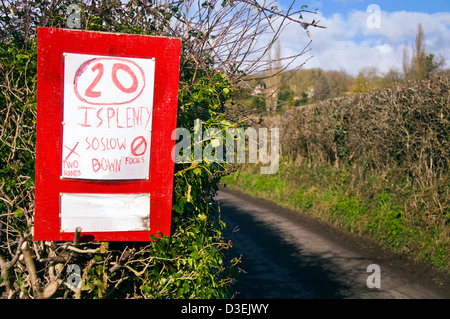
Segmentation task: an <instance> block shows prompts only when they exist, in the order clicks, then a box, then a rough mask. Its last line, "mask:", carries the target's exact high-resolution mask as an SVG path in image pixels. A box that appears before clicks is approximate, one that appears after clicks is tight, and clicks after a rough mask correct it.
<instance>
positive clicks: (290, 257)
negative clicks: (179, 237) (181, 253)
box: [217, 188, 450, 299]
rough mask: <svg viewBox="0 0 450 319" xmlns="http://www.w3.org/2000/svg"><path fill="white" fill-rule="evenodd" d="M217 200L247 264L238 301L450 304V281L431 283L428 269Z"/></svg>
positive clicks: (224, 192) (311, 225)
mask: <svg viewBox="0 0 450 319" xmlns="http://www.w3.org/2000/svg"><path fill="white" fill-rule="evenodd" d="M217 200H218V201H219V203H220V211H221V219H222V220H223V221H224V222H225V223H226V224H227V237H228V238H229V239H230V240H232V242H233V248H232V254H234V255H237V256H240V255H241V256H242V263H241V265H240V266H241V268H242V269H243V270H244V271H245V272H243V273H242V274H241V275H240V277H239V279H238V282H237V284H236V286H235V288H236V290H237V292H238V295H237V296H236V297H237V299H264V298H267V299H322V298H327V299H330V298H331V299H343V298H346V299H349V298H350V299H440V298H446V299H448V298H450V291H449V290H448V287H449V283H448V278H447V279H442V278H440V279H434V280H433V281H431V279H430V280H428V279H429V278H428V277H430V276H431V273H430V271H429V269H427V268H425V267H423V266H420V265H417V264H415V263H412V262H411V261H408V260H407V259H404V258H403V259H402V258H400V257H398V256H393V255H390V254H388V253H386V252H382V251H381V250H380V249H377V248H373V247H369V246H368V244H367V243H362V242H360V241H358V239H357V238H356V237H352V236H348V235H343V234H341V233H340V232H338V231H335V230H333V229H332V228H330V227H327V226H325V225H321V224H320V223H317V222H313V221H311V220H309V219H308V218H302V217H300V215H299V214H295V213H294V212H292V211H289V210H287V209H284V208H281V207H279V206H277V205H275V204H272V203H270V202H268V201H265V200H262V199H255V198H252V197H249V196H247V195H244V194H242V193H239V192H236V191H232V190H229V189H227V188H221V189H220V190H219V192H218V196H217ZM369 265H377V266H378V267H379V268H378V269H379V272H378V270H377V269H376V268H369V269H368V267H369ZM377 266H375V267H377ZM371 267H373V266H371ZM438 280H441V281H440V282H439V281H438ZM436 281H438V282H437V283H436ZM376 283H379V284H380V288H377V287H376V286H374V285H375V284H376ZM369 286H372V288H370V287H369Z"/></svg>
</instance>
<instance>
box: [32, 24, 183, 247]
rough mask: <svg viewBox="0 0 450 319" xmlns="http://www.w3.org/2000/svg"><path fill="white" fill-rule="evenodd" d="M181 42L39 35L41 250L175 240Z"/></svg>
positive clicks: (37, 233)
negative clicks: (44, 244)
mask: <svg viewBox="0 0 450 319" xmlns="http://www.w3.org/2000/svg"><path fill="white" fill-rule="evenodd" d="M180 50H181V41H180V39H176V38H166V37H153V36H143V35H129V34H117V33H104V32H86V31H80V30H66V29H54V28H39V29H38V78H37V80H38V96H37V132H36V189H35V226H34V239H35V240H55V241H70V240H73V239H74V233H75V229H76V228H77V227H81V229H82V230H81V240H85V241H94V240H95V241H148V240H150V234H154V235H158V233H159V232H161V233H162V234H164V235H169V234H170V221H171V210H172V187H173V168H174V162H173V160H172V156H171V152H172V149H173V146H174V143H175V141H174V140H172V139H171V133H172V131H173V130H174V129H176V122H177V118H176V117H177V102H178V98H177V97H178V80H179V62H180Z"/></svg>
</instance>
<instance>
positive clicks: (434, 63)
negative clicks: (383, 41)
mask: <svg viewBox="0 0 450 319" xmlns="http://www.w3.org/2000/svg"><path fill="white" fill-rule="evenodd" d="M443 65H444V59H443V58H442V57H437V56H435V55H434V54H431V53H426V49H425V33H424V31H423V28H422V24H420V23H419V25H418V27H417V34H416V41H415V43H414V45H413V47H412V56H411V59H410V57H409V50H408V46H407V44H405V47H404V49H403V74H404V78H405V80H411V81H419V80H422V79H426V78H428V77H429V76H430V75H431V74H432V73H433V72H435V71H436V70H438V69H439V68H440V67H442V66H443Z"/></svg>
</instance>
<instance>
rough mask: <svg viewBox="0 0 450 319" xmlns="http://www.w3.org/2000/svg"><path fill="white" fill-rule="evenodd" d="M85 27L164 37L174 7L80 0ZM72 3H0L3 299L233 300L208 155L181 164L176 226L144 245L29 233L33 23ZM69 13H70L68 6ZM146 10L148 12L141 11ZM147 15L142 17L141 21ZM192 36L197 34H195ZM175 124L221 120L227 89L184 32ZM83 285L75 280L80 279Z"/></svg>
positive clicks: (57, 22) (47, 21) (47, 22)
mask: <svg viewBox="0 0 450 319" xmlns="http://www.w3.org/2000/svg"><path fill="white" fill-rule="evenodd" d="M77 4H79V5H80V8H81V13H82V16H81V17H82V19H81V23H82V28H83V29H86V30H96V31H113V32H126V33H139V34H148V35H169V33H170V32H169V31H170V28H169V22H170V19H171V18H172V17H173V16H174V15H176V14H177V12H178V10H177V7H176V6H172V7H171V6H162V7H156V6H152V5H150V4H148V5H147V6H138V5H137V4H136V3H135V1H130V2H129V3H128V4H127V5H117V3H116V2H114V1H102V2H101V3H97V4H96V3H95V2H92V3H90V4H89V3H77ZM69 5H70V1H57V2H53V1H52V2H50V1H32V2H28V5H26V4H25V3H24V2H22V1H15V2H10V4H9V6H6V5H5V7H3V8H1V10H2V11H1V15H0V19H1V20H0V22H1V24H2V28H1V33H0V38H1V45H0V73H1V74H2V81H1V83H0V106H1V109H0V138H1V144H0V163H1V164H0V179H1V186H0V198H1V201H0V267H1V276H0V294H1V295H2V296H3V297H4V298H229V297H231V296H232V295H233V290H232V283H233V281H234V279H235V272H236V270H237V268H236V265H237V264H238V260H230V259H229V258H228V257H227V255H226V251H227V250H228V249H229V247H230V245H231V244H230V243H229V242H227V241H225V239H224V236H223V234H222V231H223V229H224V223H223V222H222V221H220V219H219V218H218V214H217V209H218V208H217V204H216V203H215V202H214V200H213V197H214V195H215V191H216V188H217V186H216V185H217V183H218V181H219V179H220V177H221V174H222V173H223V172H224V169H223V168H221V169H219V168H218V167H217V166H214V165H213V163H196V164H193V165H190V164H177V165H175V174H174V192H173V212H172V216H173V219H172V232H171V236H170V237H165V236H163V237H162V238H159V237H158V238H157V237H153V238H152V240H151V241H150V238H149V242H148V243H115V242H114V243H113V242H111V243H109V244H108V243H80V244H79V245H78V246H76V247H75V246H71V245H70V243H58V242H34V241H33V218H34V217H33V201H34V179H35V169H34V164H35V120H36V74H37V53H36V47H37V40H36V29H37V27H38V26H52V27H66V19H67V15H68V11H67V9H68V7H69ZM69 13H70V12H69ZM144 18H145V19H144ZM144 22H145V23H144ZM191 36H192V37H193V39H194V40H195V37H196V35H195V34H194V33H191ZM183 40H184V47H183V54H182V61H181V64H182V67H181V72H180V94H179V106H180V107H179V111H178V112H179V114H178V127H186V128H192V127H193V125H194V120H195V119H197V118H199V119H202V121H203V122H204V125H205V126H213V125H214V126H216V127H219V128H221V122H222V121H223V120H224V118H223V116H222V115H221V114H222V113H223V111H224V106H225V103H226V102H227V101H228V100H229V99H230V97H231V92H232V87H231V85H230V83H229V81H228V80H227V78H226V77H225V76H224V74H223V73H221V72H219V71H216V70H214V69H213V68H211V67H210V65H209V64H208V63H209V62H208V61H207V60H206V59H205V60H204V61H201V62H202V66H199V64H198V61H195V60H194V59H193V58H192V56H191V55H189V54H188V48H187V46H186V44H187V43H189V38H187V39H183ZM78 283H80V285H78Z"/></svg>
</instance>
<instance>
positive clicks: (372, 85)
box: [353, 67, 380, 93]
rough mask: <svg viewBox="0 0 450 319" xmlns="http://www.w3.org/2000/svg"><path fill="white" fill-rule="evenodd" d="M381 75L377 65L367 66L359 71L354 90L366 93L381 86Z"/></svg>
mask: <svg viewBox="0 0 450 319" xmlns="http://www.w3.org/2000/svg"><path fill="white" fill-rule="evenodd" d="M379 83H380V77H379V76H378V70H377V68H375V67H365V68H363V69H362V70H361V71H359V73H358V76H357V77H356V79H355V81H354V82H353V92H355V93H365V92H368V91H370V90H373V89H376V88H379V87H380V84H379Z"/></svg>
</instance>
